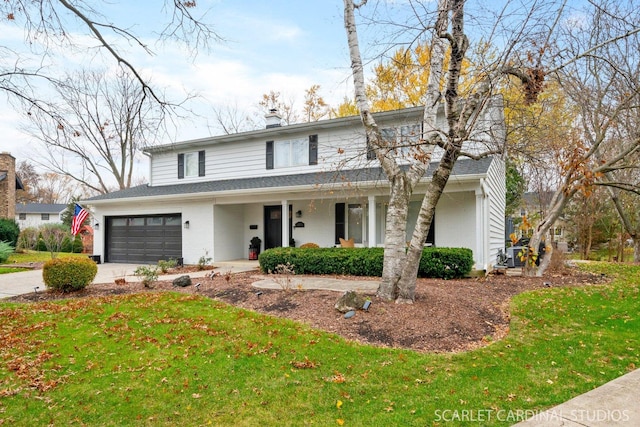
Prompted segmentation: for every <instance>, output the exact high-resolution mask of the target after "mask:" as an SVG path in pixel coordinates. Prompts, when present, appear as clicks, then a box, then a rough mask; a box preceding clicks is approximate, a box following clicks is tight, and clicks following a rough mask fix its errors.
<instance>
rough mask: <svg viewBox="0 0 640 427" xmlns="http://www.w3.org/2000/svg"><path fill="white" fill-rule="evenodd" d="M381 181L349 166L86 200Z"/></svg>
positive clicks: (482, 169)
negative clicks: (325, 170) (344, 168)
mask: <svg viewBox="0 0 640 427" xmlns="http://www.w3.org/2000/svg"><path fill="white" fill-rule="evenodd" d="M492 161H493V158H491V157H486V158H483V159H480V160H472V159H467V158H465V159H459V160H458V161H457V162H456V164H455V166H454V168H453V171H452V173H451V176H458V177H460V176H470V175H483V174H486V173H487V171H488V170H489V166H490V165H491V162H492ZM437 167H438V162H432V163H431V164H430V165H429V168H428V170H427V172H426V173H425V176H428V175H430V174H431V173H433V171H434V170H435V169H436V168H437ZM378 182H379V183H381V184H384V183H386V182H387V178H386V177H385V175H384V172H383V171H382V168H379V167H376V168H362V169H349V170H343V171H331V172H311V173H306V174H294V175H280V176H266V177H258V178H243V179H225V180H219V181H202V182H193V183H186V184H173V185H162V186H153V187H152V186H149V185H148V184H145V185H140V186H137V187H132V188H127V189H124V190H120V191H116V192H113V193H107V194H101V195H99V196H95V197H92V198H90V199H87V200H86V201H87V202H93V201H102V200H119V199H129V198H139V197H160V196H172V195H179V194H183V195H188V194H199V193H217V192H233V191H241V190H258V189H274V190H275V189H278V188H285V187H301V189H303V188H314V187H317V186H321V185H331V184H342V183H345V184H346V183H360V184H362V183H378Z"/></svg>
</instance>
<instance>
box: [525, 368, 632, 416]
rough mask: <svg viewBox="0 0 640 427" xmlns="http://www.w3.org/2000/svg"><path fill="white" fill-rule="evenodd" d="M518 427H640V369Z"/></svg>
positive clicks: (542, 413)
mask: <svg viewBox="0 0 640 427" xmlns="http://www.w3.org/2000/svg"><path fill="white" fill-rule="evenodd" d="M515 426H517V427H560V426H563V427H615V426H625V427H635V426H640V369H636V370H635V371H632V372H629V373H628V374H626V375H623V376H621V377H619V378H616V379H615V380H613V381H609V382H608V383H606V384H604V385H602V386H600V387H598V388H596V389H593V390H591V391H589V392H587V393H584V394H581V395H580V396H577V397H574V398H573V399H571V400H569V401H567V402H565V403H563V404H561V405H558V406H556V407H554V408H551V409H549V410H547V411H544V412H541V413H539V414H536V415H535V416H533V417H531V418H529V419H528V420H526V421H523V422H521V423H518V424H516V425H515Z"/></svg>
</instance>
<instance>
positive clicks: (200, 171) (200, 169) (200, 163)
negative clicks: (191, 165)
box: [198, 150, 204, 176]
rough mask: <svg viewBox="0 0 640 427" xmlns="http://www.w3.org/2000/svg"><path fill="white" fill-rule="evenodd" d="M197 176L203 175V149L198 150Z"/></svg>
mask: <svg viewBox="0 0 640 427" xmlns="http://www.w3.org/2000/svg"><path fill="white" fill-rule="evenodd" d="M198 176H204V150H202V151H198Z"/></svg>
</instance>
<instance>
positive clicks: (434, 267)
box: [258, 247, 473, 279]
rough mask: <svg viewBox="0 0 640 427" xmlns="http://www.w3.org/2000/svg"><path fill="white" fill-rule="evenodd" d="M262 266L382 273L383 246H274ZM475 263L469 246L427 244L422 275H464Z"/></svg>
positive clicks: (262, 257)
mask: <svg viewBox="0 0 640 427" xmlns="http://www.w3.org/2000/svg"><path fill="white" fill-rule="evenodd" d="M258 260H259V262H260V269H261V270H262V271H263V272H265V273H269V272H274V271H276V267H277V266H278V265H281V264H287V263H289V264H290V265H292V266H293V270H294V272H295V274H347V275H352V276H372V277H380V276H382V266H383V260H384V250H383V248H319V249H313V248H305V249H301V248H274V249H268V250H266V251H264V252H262V253H261V254H260V256H259V257H258ZM472 267H473V253H472V252H471V250H470V249H466V248H431V247H429V248H424V250H423V251H422V258H421V259H420V267H419V270H418V276H419V277H430V278H442V279H453V278H459V277H464V276H466V275H467V274H469V273H470V272H471V269H472Z"/></svg>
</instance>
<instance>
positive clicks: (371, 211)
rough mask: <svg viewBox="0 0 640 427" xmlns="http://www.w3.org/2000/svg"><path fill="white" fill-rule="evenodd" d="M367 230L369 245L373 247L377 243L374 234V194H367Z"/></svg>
mask: <svg viewBox="0 0 640 427" xmlns="http://www.w3.org/2000/svg"><path fill="white" fill-rule="evenodd" d="M368 219H369V223H368V225H369V227H368V228H369V231H368V233H367V234H368V241H369V245H368V246H369V247H370V248H375V247H376V246H377V245H378V236H376V230H377V227H376V224H377V222H378V219H377V218H376V196H369V218H368Z"/></svg>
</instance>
